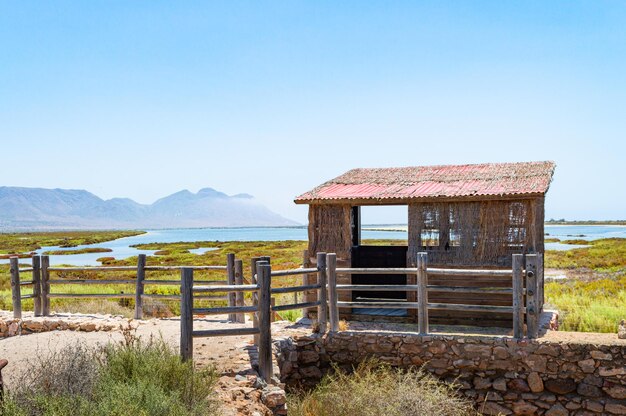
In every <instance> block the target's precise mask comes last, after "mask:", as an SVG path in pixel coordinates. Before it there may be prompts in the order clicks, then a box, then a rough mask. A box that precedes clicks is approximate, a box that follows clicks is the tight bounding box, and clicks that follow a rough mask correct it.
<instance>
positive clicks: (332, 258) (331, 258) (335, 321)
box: [326, 253, 339, 332]
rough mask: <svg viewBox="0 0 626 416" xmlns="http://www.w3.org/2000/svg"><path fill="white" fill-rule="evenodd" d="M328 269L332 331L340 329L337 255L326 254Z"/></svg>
mask: <svg viewBox="0 0 626 416" xmlns="http://www.w3.org/2000/svg"><path fill="white" fill-rule="evenodd" d="M326 270H327V277H328V315H329V321H330V331H331V332H337V331H339V307H338V306H337V301H338V299H337V255H336V254H335V253H328V254H327V255H326Z"/></svg>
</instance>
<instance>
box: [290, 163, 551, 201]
mask: <svg viewBox="0 0 626 416" xmlns="http://www.w3.org/2000/svg"><path fill="white" fill-rule="evenodd" d="M554 168H555V164H554V162H522V163H488V164H480V165H447V166H415V167H404V168H372V169H353V170H351V171H348V172H346V173H345V174H343V175H341V176H339V177H337V178H335V179H332V180H330V181H328V182H326V183H324V184H322V185H320V186H318V187H316V188H315V189H313V190H311V191H309V192H307V193H305V194H302V195H300V196H299V197H297V198H296V199H295V202H296V203H301V204H303V203H315V202H324V201H336V202H340V201H342V200H346V201H350V200H383V202H384V200H394V201H395V202H398V201H405V200H406V201H410V200H413V199H419V198H472V197H475V198H477V197H481V196H490V197H493V196H510V195H530V194H535V195H536V194H545V193H546V192H547V191H548V188H549V186H550V182H551V181H552V175H553V173H554Z"/></svg>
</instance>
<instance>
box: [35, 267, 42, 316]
mask: <svg viewBox="0 0 626 416" xmlns="http://www.w3.org/2000/svg"><path fill="white" fill-rule="evenodd" d="M33 303H34V313H35V316H41V312H42V311H41V257H39V256H33Z"/></svg>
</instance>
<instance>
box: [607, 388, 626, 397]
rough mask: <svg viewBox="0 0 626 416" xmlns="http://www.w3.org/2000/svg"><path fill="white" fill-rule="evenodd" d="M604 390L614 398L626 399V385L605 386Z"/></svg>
mask: <svg viewBox="0 0 626 416" xmlns="http://www.w3.org/2000/svg"><path fill="white" fill-rule="evenodd" d="M604 391H605V392H606V394H608V395H609V396H611V397H612V398H614V399H619V400H623V399H626V387H622V386H611V387H605V388H604Z"/></svg>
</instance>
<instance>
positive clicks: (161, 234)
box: [0, 225, 626, 266]
mask: <svg viewBox="0 0 626 416" xmlns="http://www.w3.org/2000/svg"><path fill="white" fill-rule="evenodd" d="M400 227H402V226H400ZM404 227H406V226H404ZM394 228H399V227H394ZM545 232H546V235H547V236H548V237H549V238H558V239H560V240H568V239H569V240H571V239H581V240H596V239H599V238H613V237H621V238H626V227H624V226H603V225H597V226H582V225H581V226H579V225H547V226H546V227H545ZM363 238H364V239H374V238H378V239H406V232H398V231H371V230H364V231H363ZM280 240H301V241H306V240H307V228H306V227H249V228H193V229H169V230H148V231H147V233H146V234H142V235H138V236H134V237H126V238H120V239H118V240H114V241H107V242H104V243H99V244H93V245H90V246H78V247H73V248H71V249H70V250H78V249H81V248H85V247H105V248H110V249H112V250H113V251H112V252H110V253H86V254H76V255H63V256H50V263H51V264H52V265H59V264H68V265H74V266H97V265H100V263H99V262H98V261H97V259H98V258H100V257H115V258H116V259H124V258H127V257H132V256H136V255H137V254H146V255H153V254H154V250H137V249H135V248H133V247H131V246H132V245H135V244H145V243H175V242H179V241H181V242H195V241H208V242H210V241H280ZM577 247H584V246H575V245H567V244H559V243H547V244H546V250H570V249H573V248H577ZM57 249H59V247H43V248H41V249H40V250H37V253H38V254H41V253H42V252H44V251H48V250H57ZM209 250H211V247H210V244H207V245H203V247H202V248H200V249H195V250H191V252H193V253H195V254H203V253H205V252H206V251H209ZM25 261H26V260H23V262H25ZM7 262H8V260H0V263H7Z"/></svg>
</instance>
